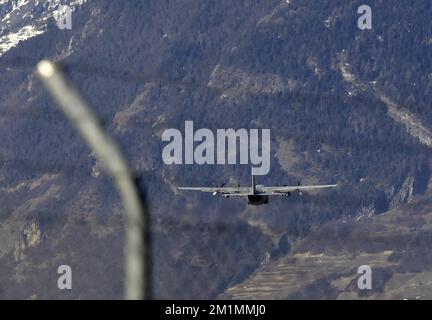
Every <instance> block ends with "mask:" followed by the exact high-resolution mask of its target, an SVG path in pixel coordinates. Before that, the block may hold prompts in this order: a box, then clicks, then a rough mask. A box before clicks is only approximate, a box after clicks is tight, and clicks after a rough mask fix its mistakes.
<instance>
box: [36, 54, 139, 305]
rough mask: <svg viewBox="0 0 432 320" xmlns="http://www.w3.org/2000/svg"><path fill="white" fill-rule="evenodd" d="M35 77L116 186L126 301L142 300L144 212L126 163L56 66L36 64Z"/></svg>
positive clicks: (53, 64)
mask: <svg viewBox="0 0 432 320" xmlns="http://www.w3.org/2000/svg"><path fill="white" fill-rule="evenodd" d="M37 74H38V76H39V78H40V79H42V81H43V83H44V85H45V87H46V88H47V89H48V91H49V92H50V94H51V95H52V96H53V98H54V100H55V101H56V102H57V104H58V105H59V106H60V108H61V109H62V111H63V112H64V113H65V114H66V116H67V117H68V118H69V120H71V121H72V122H73V124H74V125H75V127H77V129H78V131H79V133H80V134H81V136H82V137H83V138H84V139H85V140H86V142H87V144H88V145H89V146H90V147H91V149H92V150H93V151H94V152H95V154H96V156H97V158H98V159H99V160H100V161H101V162H102V163H103V164H104V165H105V167H106V168H107V169H108V171H109V172H110V174H111V175H112V176H113V178H114V181H115V183H116V184H117V188H118V190H119V192H120V194H121V198H122V200H123V204H124V208H125V211H126V259H125V262H126V264H125V268H126V283H125V291H126V299H129V300H138V299H145V298H147V296H146V285H147V284H146V279H145V277H146V268H145V266H146V262H145V254H146V246H145V239H146V237H145V236H146V229H145V228H146V225H145V224H146V218H147V212H146V209H145V208H146V206H143V204H142V202H141V199H140V196H139V192H138V190H137V188H136V184H135V182H134V179H133V177H132V174H131V172H130V170H129V168H128V166H127V164H126V161H125V160H124V158H123V157H122V154H121V153H120V152H119V150H118V148H117V147H116V145H115V143H114V142H113V141H112V140H111V139H110V137H109V136H108V134H107V133H106V132H105V131H104V129H103V128H102V126H101V124H100V123H99V119H98V118H97V117H96V115H95V114H94V113H93V112H92V111H91V108H90V107H89V105H88V104H87V103H86V102H85V101H84V99H83V98H82V97H81V95H80V94H79V92H78V91H77V90H76V89H75V87H74V86H73V85H72V83H71V82H70V81H68V79H67V78H66V76H65V75H64V74H63V72H62V71H61V70H60V68H59V67H58V66H57V65H56V64H55V63H53V62H51V61H47V60H43V61H41V62H39V64H38V65H37Z"/></svg>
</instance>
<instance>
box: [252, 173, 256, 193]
mask: <svg viewBox="0 0 432 320" xmlns="http://www.w3.org/2000/svg"><path fill="white" fill-rule="evenodd" d="M251 176H252V194H256V181H255V176H254V174H253V169H252V171H251Z"/></svg>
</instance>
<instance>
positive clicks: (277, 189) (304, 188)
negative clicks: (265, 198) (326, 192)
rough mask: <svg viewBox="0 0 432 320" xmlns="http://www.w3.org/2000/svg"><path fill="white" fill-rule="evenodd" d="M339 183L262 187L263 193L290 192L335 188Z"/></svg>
mask: <svg viewBox="0 0 432 320" xmlns="http://www.w3.org/2000/svg"><path fill="white" fill-rule="evenodd" d="M335 187H337V184H324V185H316V186H289V187H262V189H261V190H262V192H263V193H266V194H267V193H276V194H277V193H288V192H302V191H313V190H318V189H326V188H335Z"/></svg>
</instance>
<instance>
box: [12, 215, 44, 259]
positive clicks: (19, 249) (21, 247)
mask: <svg viewBox="0 0 432 320" xmlns="http://www.w3.org/2000/svg"><path fill="white" fill-rule="evenodd" d="M41 242H42V231H41V230H40V228H39V225H38V224H37V223H36V222H34V221H33V222H31V223H29V224H28V225H26V226H25V227H24V229H23V230H22V232H21V238H20V239H19V242H18V244H17V245H16V247H15V251H14V253H13V255H14V258H15V260H16V261H20V260H23V259H24V258H25V251H26V250H27V249H29V248H34V247H36V246H38V245H39V244H40V243H41Z"/></svg>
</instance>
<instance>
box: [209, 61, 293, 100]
mask: <svg viewBox="0 0 432 320" xmlns="http://www.w3.org/2000/svg"><path fill="white" fill-rule="evenodd" d="M208 86H209V87H210V88H213V89H217V90H221V91H222V94H221V95H220V99H221V100H227V101H229V102H232V103H239V102H240V101H242V100H245V99H246V97H248V96H259V95H274V94H277V93H284V92H289V91H290V90H293V89H294V88H295V86H296V82H295V81H294V80H291V79H283V78H282V77H280V76H279V75H277V74H271V73H268V74H253V73H248V72H246V71H244V70H241V69H235V68H232V67H224V66H222V65H219V64H218V65H216V67H215V68H214V70H213V72H212V74H211V78H210V81H209V82H208Z"/></svg>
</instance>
